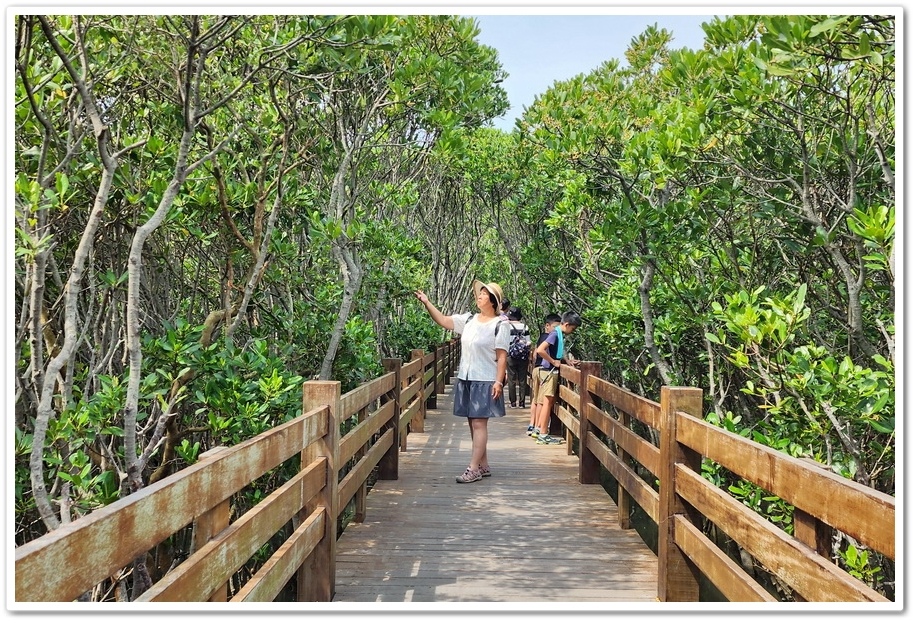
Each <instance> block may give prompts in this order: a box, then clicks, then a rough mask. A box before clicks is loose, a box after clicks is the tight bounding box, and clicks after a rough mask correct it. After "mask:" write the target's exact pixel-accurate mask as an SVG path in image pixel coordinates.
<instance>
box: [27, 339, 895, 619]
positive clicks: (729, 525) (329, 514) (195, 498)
mask: <svg viewBox="0 0 916 623" xmlns="http://www.w3.org/2000/svg"><path fill="white" fill-rule="evenodd" d="M458 351H459V343H458V342H457V341H452V342H450V343H448V344H445V345H443V346H441V347H439V348H437V349H436V350H435V352H433V353H425V352H423V351H414V352H413V353H412V359H411V360H410V361H409V362H407V363H402V362H401V361H400V360H385V361H384V362H383V364H384V368H385V370H386V372H385V373H384V374H383V375H382V376H381V377H379V378H377V379H374V380H372V381H370V382H368V383H366V384H364V385H362V386H360V387H358V388H356V389H354V390H353V391H351V392H348V393H346V394H344V395H340V384H339V383H337V382H319V381H313V382H308V383H305V384H304V385H303V415H302V416H300V417H298V418H296V419H295V420H292V421H290V422H288V423H286V424H283V425H281V426H278V427H276V428H274V429H271V430H269V431H267V432H265V433H263V434H261V435H258V436H257V437H255V438H253V439H250V440H248V441H246V442H243V443H241V444H239V445H237V446H234V447H232V448H217V449H214V450H211V451H210V452H208V453H207V454H206V455H205V456H202V457H201V459H200V461H199V462H198V463H196V464H195V465H193V466H191V467H188V468H187V469H184V470H182V471H181V472H179V473H176V474H174V475H172V476H170V477H169V478H166V479H165V480H163V481H161V482H159V483H156V484H154V485H151V486H149V487H147V488H145V489H143V490H142V491H139V492H137V493H136V494H133V495H130V496H128V497H126V498H124V499H122V500H120V501H118V502H115V503H114V504H111V505H109V506H106V507H104V508H102V509H100V510H98V511H95V512H94V513H91V514H90V515H87V516H85V517H82V518H80V519H78V520H76V521H74V522H72V523H70V524H68V525H65V526H62V527H61V528H59V529H58V530H55V531H54V532H51V533H49V534H47V535H45V536H43V537H40V538H39V539H36V540H34V541H32V542H30V543H28V544H26V545H23V546H21V547H19V548H18V549H17V550H16V569H15V573H16V578H15V590H16V601H17V602H62V601H72V600H74V599H77V598H79V597H80V596H82V595H84V594H85V593H87V591H93V590H96V591H98V590H100V588H99V587H107V588H105V589H104V590H110V591H113V590H114V589H115V588H116V587H117V586H119V574H121V573H123V570H124V569H125V568H129V567H131V566H133V565H135V564H136V563H137V561H142V560H143V559H144V558H145V556H146V555H147V553H148V552H150V551H151V550H152V549H153V548H155V547H157V545H159V544H161V543H163V542H164V541H165V540H167V539H170V538H172V537H173V536H174V535H176V534H178V533H179V532H181V531H187V530H188V526H192V530H193V534H192V537H191V541H192V547H191V551H190V554H189V555H188V557H187V558H186V559H185V560H184V561H183V562H181V563H180V564H178V565H177V566H176V567H175V568H174V569H172V570H171V571H170V572H168V573H166V574H165V575H164V576H163V577H162V578H161V579H159V581H157V582H156V583H155V584H153V586H152V588H150V589H148V590H146V591H145V592H143V593H142V594H141V595H140V596H139V598H137V599H136V601H187V602H190V601H206V600H210V601H222V602H225V601H227V600H228V601H272V600H274V599H276V598H277V596H278V595H280V593H281V591H283V590H284V588H286V587H287V586H288V585H289V583H290V581H291V579H292V578H294V577H295V582H296V584H295V599H298V600H300V601H329V600H330V599H331V598H332V597H333V595H334V582H335V573H336V568H335V566H336V553H335V548H336V540H337V536H338V534H339V532H340V530H342V529H345V526H344V523H345V522H342V518H341V514H342V513H343V512H344V510H345V509H348V508H350V509H352V511H353V512H352V514H353V521H357V522H359V521H363V520H364V519H365V498H366V495H367V492H368V489H369V482H370V479H371V477H373V475H374V477H375V478H378V479H394V478H397V476H398V451H399V450H404V449H406V444H407V440H408V432H409V431H414V432H417V431H422V430H423V426H424V419H425V416H426V409H427V408H435V401H436V397H437V395H438V394H442V393H444V391H445V385H446V382H447V381H448V379H449V378H450V376H451V374H452V373H453V372H454V370H455V369H456V368H457V364H458V356H459V352H458ZM560 377H561V385H560V388H559V399H558V400H557V403H556V416H557V417H558V419H559V420H560V421H561V422H562V424H563V425H564V426H565V428H566V430H567V434H568V436H569V441H570V443H569V444H567V447H568V448H569V452H570V453H572V452H574V451H575V452H577V454H578V461H579V481H580V482H581V483H584V484H597V483H598V482H599V478H600V467H601V466H603V467H604V468H605V469H606V470H607V471H608V473H610V474H611V476H613V478H614V479H615V480H616V482H617V483H618V489H617V505H618V507H619V517H620V523H621V526H622V527H624V528H629V527H630V525H629V517H630V509H631V506H632V504H637V505H638V506H639V507H640V508H642V509H643V511H644V512H645V513H646V515H647V516H648V517H650V518H651V520H652V521H654V522H655V523H656V524H657V525H658V527H659V530H658V534H659V541H658V564H659V567H658V569H659V571H658V599H659V600H660V601H690V602H696V601H699V586H700V582H701V578H702V577H705V578H706V579H708V580H709V581H710V582H711V583H712V584H713V585H714V586H715V587H716V588H717V589H718V590H719V591H720V592H721V593H722V594H723V595H724V596H725V597H726V598H727V599H729V600H731V601H774V600H775V597H774V596H772V595H771V594H770V593H769V592H768V591H767V590H766V589H765V588H764V587H763V586H761V585H760V584H759V583H758V582H757V581H756V580H755V579H754V578H753V577H752V576H751V575H750V574H749V573H748V572H747V571H745V569H744V568H743V567H742V566H741V565H739V564H737V563H736V562H735V561H734V560H733V559H732V558H731V557H730V556H729V555H728V554H727V553H726V552H725V551H723V549H721V548H720V547H718V546H717V545H716V543H715V542H714V541H713V540H711V539H710V538H708V537H707V536H706V535H707V533H708V532H707V531H706V530H703V529H702V526H703V524H711V525H713V526H715V528H716V529H717V530H718V531H720V532H722V533H724V534H726V535H728V537H729V538H730V539H732V540H733V541H734V542H735V543H736V544H737V545H738V546H739V547H741V548H742V549H743V550H744V551H745V552H747V553H748V554H750V555H751V556H752V557H753V558H754V559H756V560H757V561H758V563H759V564H760V565H762V566H763V567H765V568H766V569H768V570H769V571H770V572H771V573H772V574H773V575H774V576H776V577H778V578H779V580H780V581H781V582H782V583H784V584H785V586H787V587H789V589H790V590H791V591H793V592H794V597H795V599H796V600H798V601H817V602H826V601H847V602H851V601H873V602H881V601H885V602H886V601H887V599H886V598H885V597H883V596H882V595H880V594H879V593H877V592H876V591H874V590H872V589H871V588H869V587H868V586H867V585H866V584H864V583H863V582H861V581H859V580H858V579H856V578H854V577H852V576H851V575H850V574H848V573H847V572H845V571H844V570H843V569H841V568H840V567H839V566H837V565H836V564H834V563H833V561H832V560H831V559H830V543H831V538H832V536H833V534H834V532H835V531H839V532H842V533H843V534H845V535H848V536H849V537H851V538H853V539H855V540H856V542H858V543H859V544H860V545H862V546H864V547H867V548H869V549H871V550H873V551H876V552H879V553H880V554H882V555H883V556H886V557H887V558H889V559H891V560H894V559H895V508H896V506H895V499H894V498H893V497H891V496H888V495H885V494H883V493H880V492H877V491H874V490H871V489H868V488H866V487H863V486H861V485H858V484H856V483H855V482H852V481H849V480H846V479H844V478H841V477H839V476H837V475H835V474H833V473H832V472H830V471H828V470H826V469H824V467H823V466H819V465H816V464H813V463H812V462H808V461H804V460H799V459H794V458H792V457H789V456H788V455H785V454H782V453H780V452H778V451H775V450H773V449H771V448H767V447H765V446H762V445H760V444H758V443H755V442H753V441H751V440H748V439H746V438H744V437H741V436H739V435H735V434H732V433H729V432H728V431H725V430H723V429H720V428H717V427H715V426H712V425H710V424H708V423H706V422H704V421H703V419H702V417H701V414H702V392H701V390H699V389H696V388H690V387H663V388H662V391H661V396H660V402H654V401H652V400H649V399H647V398H644V397H641V396H638V395H636V394H633V393H630V392H628V391H626V390H624V389H622V388H620V387H618V386H615V385H613V384H611V383H610V382H608V381H606V380H603V379H602V378H601V366H600V364H599V363H597V362H583V363H581V365H580V367H579V368H578V369H577V368H573V367H569V366H563V367H562V368H561V374H560ZM637 430H641V431H644V432H643V433H642V434H638V433H637V432H636V431H637ZM574 448H577V450H574ZM704 458H705V459H707V460H709V461H713V462H714V463H716V464H718V465H720V466H722V468H724V469H726V470H729V471H731V472H732V473H734V474H735V475H737V476H738V477H740V478H742V479H745V480H747V481H748V482H750V483H753V484H755V485H757V486H759V487H760V488H761V489H763V490H765V491H767V492H768V493H770V494H772V495H774V496H777V497H779V498H781V499H782V500H784V501H785V502H786V503H788V504H791V505H792V506H793V507H794V513H793V514H794V525H793V535H789V534H787V533H786V532H785V531H783V530H781V529H779V528H778V527H776V526H774V525H773V524H771V523H770V522H768V521H767V520H766V519H764V518H762V517H760V516H759V515H757V514H756V513H755V512H753V511H752V510H750V509H749V508H747V507H746V506H744V505H743V504H742V503H741V502H740V501H739V500H738V499H736V498H735V497H733V496H732V495H731V494H729V493H728V492H727V491H724V490H722V489H720V488H718V487H716V486H714V485H713V484H712V483H711V482H709V481H708V480H706V479H705V478H703V476H702V473H701V465H702V461H703V459H704ZM290 461H293V462H296V470H295V474H294V475H293V476H292V477H291V478H289V479H288V480H287V481H286V482H284V483H283V484H281V485H280V486H279V487H278V488H276V489H275V490H274V491H273V492H272V493H271V494H270V495H268V496H267V497H266V498H265V499H263V500H262V501H261V502H260V503H259V504H258V505H257V506H255V507H254V508H252V509H251V510H249V511H248V512H246V513H245V514H244V515H242V516H241V517H238V518H236V519H235V520H234V521H231V515H232V513H231V500H232V496H233V495H235V494H237V493H238V492H239V491H241V490H243V489H244V488H245V487H246V486H248V485H249V484H251V483H253V482H255V481H256V480H258V479H259V478H261V477H262V476H263V475H265V474H267V473H269V472H271V470H275V469H276V468H277V467H278V466H281V465H288V463H289V462H290ZM275 541H277V543H275ZM268 544H269V545H270V546H269V547H268ZM265 548H266V549H267V550H269V551H267V552H266V553H265ZM256 555H257V556H258V557H259V560H263V562H260V563H258V565H257V570H256V572H255V573H253V575H252V576H251V577H250V579H248V580H247V581H246V582H245V583H244V585H242V586H235V585H232V586H230V582H234V581H235V577H236V574H237V572H238V570H239V569H241V568H243V567H245V566H246V565H249V564H250V561H251V560H252V559H253V557H254V556H256ZM94 597H95V598H96V600H100V599H98V597H99V596H98V595H96V596H94ZM107 600H109V601H110V600H112V598H111V597H110V596H109V597H108V599H107Z"/></svg>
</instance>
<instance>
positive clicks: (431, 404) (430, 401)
mask: <svg viewBox="0 0 916 623" xmlns="http://www.w3.org/2000/svg"><path fill="white" fill-rule="evenodd" d="M432 354H433V376H432V379H430V381H431V383H430V385H431V386H432V390H433V391H432V393H430V395H429V398H427V399H426V408H427V409H435V408H436V398H437V397H438V396H439V366H440V365H441V364H440V363H439V349H438V348H434V349H433V353H432ZM424 375H425V372H424Z"/></svg>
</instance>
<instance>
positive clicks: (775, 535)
mask: <svg viewBox="0 0 916 623" xmlns="http://www.w3.org/2000/svg"><path fill="white" fill-rule="evenodd" d="M560 376H561V379H562V382H561V387H560V390H559V398H558V400H557V403H556V415H557V417H558V418H559V419H560V421H561V422H562V423H563V424H564V426H565V427H566V430H567V434H568V437H569V441H570V443H569V444H568V447H569V452H573V446H574V445H577V446H578V458H579V481H580V482H581V483H590V484H594V483H598V482H599V464H600V465H603V466H604V467H605V468H606V469H607V470H608V472H609V473H610V474H611V475H612V476H613V478H614V479H615V480H616V481H617V483H618V492H617V504H618V507H619V509H620V524H621V526H622V527H624V528H628V527H630V526H629V516H630V513H629V511H630V508H631V507H630V505H631V503H633V502H635V503H636V504H638V505H639V506H640V507H641V508H642V509H643V510H644V511H645V513H646V514H647V515H648V516H649V517H650V518H651V519H652V520H653V521H654V522H655V523H656V524H657V525H658V528H659V529H658V535H659V536H658V598H659V600H660V601H686V602H696V601H699V590H700V581H701V578H702V576H705V577H706V578H707V579H708V580H709V581H710V582H712V584H713V585H714V586H715V587H716V588H717V589H718V590H719V591H720V592H721V593H722V594H723V595H724V596H725V598H726V599H728V600H729V601H775V600H776V599H775V598H774V597H773V596H772V595H771V594H770V593H769V592H768V591H767V590H765V588H764V587H763V586H761V585H760V584H759V583H758V582H757V581H756V580H755V579H754V578H753V577H752V576H751V575H750V574H749V573H747V572H746V571H745V570H744V568H742V566H741V565H739V564H736V563H735V562H734V561H733V560H732V559H731V558H730V557H729V556H728V555H727V554H726V552H724V551H723V550H722V549H721V548H719V547H718V546H717V545H716V544H715V543H714V542H713V541H712V540H711V539H709V538H707V536H706V535H705V534H704V531H703V530H701V525H702V523H701V522H703V521H708V522H710V523H712V524H713V525H715V526H716V527H717V528H718V529H719V530H720V531H722V532H724V533H725V534H727V535H728V537H730V538H731V539H732V540H733V541H735V542H736V543H737V545H738V546H739V547H741V548H743V549H744V550H745V551H746V552H747V553H748V554H750V555H751V556H752V557H753V558H755V559H756V560H757V561H759V563H760V564H761V565H763V566H764V567H765V568H766V569H768V570H769V571H770V572H771V573H772V574H774V575H775V576H776V577H778V578H779V579H780V581H781V582H784V583H785V584H786V585H787V586H788V587H789V588H790V589H791V590H792V591H793V592H794V597H795V599H796V600H797V601H816V602H828V601H843V602H852V601H871V602H887V601H888V600H887V599H886V598H885V597H884V596H883V595H881V594H879V593H877V592H876V591H874V590H872V589H871V588H870V587H868V586H867V585H866V584H865V583H863V582H861V581H860V580H858V579H856V578H855V577H853V576H852V575H850V574H849V573H847V572H846V571H844V570H843V569H842V568H840V567H839V566H838V565H836V564H834V563H833V562H832V561H831V559H830V543H831V537H832V535H833V531H834V530H836V531H840V532H842V533H844V534H846V535H848V536H851V537H852V538H854V539H855V540H856V541H857V542H858V543H859V544H860V545H862V546H865V547H867V548H869V549H872V550H874V551H876V552H879V553H880V554H882V555H884V556H886V557H887V558H889V559H891V560H894V559H895V508H896V504H895V498H894V497H892V496H889V495H886V494H884V493H881V492H878V491H875V490H873V489H869V488H867V487H864V486H862V485H859V484H858V483H855V482H853V481H850V480H847V479H845V478H842V477H840V476H838V475H836V474H834V473H833V472H831V471H829V470H827V469H825V467H824V466H822V465H818V464H816V463H814V462H809V461H805V460H799V459H795V458H792V457H790V456H788V455H786V454H783V453H781V452H778V451H776V450H773V449H772V448H768V447H766V446H763V445H761V444H759V443H756V442H754V441H751V440H749V439H746V438H744V437H741V436H740V435H736V434H733V433H730V432H728V431H726V430H723V429H721V428H718V427H716V426H713V425H711V424H709V423H707V422H705V421H704V420H703V417H702V413H703V404H702V390H700V389H697V388H693V387H663V388H662V392H661V397H660V402H653V401H651V400H649V399H647V398H644V397H641V396H638V395H636V394H633V393H630V392H628V391H626V390H624V389H621V388H620V387H617V386H615V385H613V384H611V383H609V382H608V381H606V380H603V379H602V378H601V364H600V363H598V362H583V363H582V364H580V367H579V368H578V369H577V368H573V367H570V366H565V365H564V366H563V367H562V368H561V375H560ZM634 418H635V420H638V421H639V422H641V423H642V424H643V425H644V426H645V427H648V429H651V431H654V435H653V434H650V435H646V437H650V438H652V437H657V439H658V445H656V444H654V443H652V442H650V441H648V440H647V439H646V438H645V437H644V436H641V435H638V434H637V433H636V432H634V427H633V426H632V424H633V421H632V420H633V419H634ZM574 439H577V440H578V443H577V444H575V443H573V440H574ZM704 457H705V458H706V459H708V460H710V461H713V462H714V463H716V464H719V465H721V466H722V467H723V468H725V469H726V470H729V471H731V472H732V473H733V474H735V475H736V476H738V477H740V478H743V479H745V480H746V481H748V482H750V483H753V484H755V485H757V486H759V487H760V488H762V489H763V490H765V491H767V492H769V493H770V494H771V495H774V496H777V497H779V498H781V499H782V500H784V501H785V502H787V503H788V504H791V505H792V506H793V507H794V509H795V510H794V530H793V532H794V536H793V535H789V534H787V533H786V532H784V531H783V530H781V529H779V528H778V527H776V526H774V525H773V524H772V523H770V522H768V521H767V520H766V519H764V518H762V517H760V516H759V515H758V514H757V513H755V512H754V511H752V510H751V509H749V508H747V507H746V506H745V505H743V504H742V503H741V502H740V501H739V500H737V499H736V498H735V497H733V496H732V495H730V494H729V493H728V492H727V491H724V490H722V489H720V488H718V487H716V486H715V485H714V484H712V483H711V482H709V481H708V480H707V479H705V478H703V476H702V474H701V462H702V460H703V458H704ZM640 471H641V472H642V473H644V474H646V473H648V474H651V478H650V479H649V480H650V481H656V480H657V482H658V487H657V489H656V487H654V486H653V485H652V484H651V482H647V479H646V478H644V477H642V476H641V475H640ZM701 574H702V575H701Z"/></svg>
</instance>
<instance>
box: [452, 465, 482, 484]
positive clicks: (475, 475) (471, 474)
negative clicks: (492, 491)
mask: <svg viewBox="0 0 916 623" xmlns="http://www.w3.org/2000/svg"><path fill="white" fill-rule="evenodd" d="M481 478H483V475H481V473H480V471H479V470H472V469H471V468H470V467H469V468H467V469H466V470H464V473H463V474H461V475H460V476H458V477H457V478H455V482H477V481H478V480H480V479H481Z"/></svg>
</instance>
